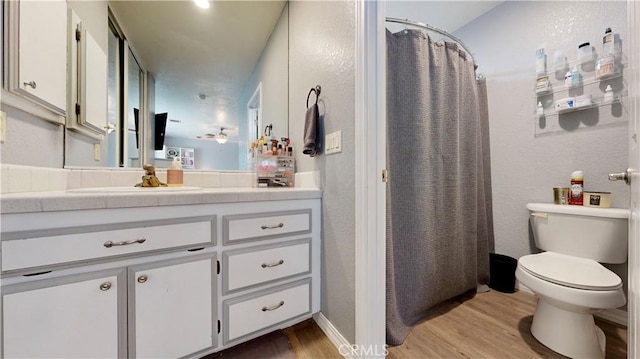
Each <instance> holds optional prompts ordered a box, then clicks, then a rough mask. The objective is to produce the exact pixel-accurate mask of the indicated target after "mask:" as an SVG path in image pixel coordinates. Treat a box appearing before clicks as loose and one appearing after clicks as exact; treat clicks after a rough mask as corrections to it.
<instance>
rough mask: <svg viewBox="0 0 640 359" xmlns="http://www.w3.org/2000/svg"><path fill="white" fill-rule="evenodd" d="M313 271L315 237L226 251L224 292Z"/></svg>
mask: <svg viewBox="0 0 640 359" xmlns="http://www.w3.org/2000/svg"><path fill="white" fill-rule="evenodd" d="M310 272H311V239H310V238H307V239H302V240H297V241H290V242H285V243H278V244H275V245H268V246H261V247H257V248H256V247H253V248H250V249H241V250H234V251H226V252H224V253H223V254H222V273H223V280H222V291H223V293H224V294H226V293H229V292H233V291H236V290H238V289H244V288H247V287H251V286H256V285H260V284H264V283H269V282H272V281H275V280H279V279H283V278H287V277H292V276H295V275H300V274H305V273H310Z"/></svg>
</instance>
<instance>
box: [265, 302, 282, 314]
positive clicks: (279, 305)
mask: <svg viewBox="0 0 640 359" xmlns="http://www.w3.org/2000/svg"><path fill="white" fill-rule="evenodd" d="M283 305H284V300H281V301H280V303H278V305H274V306H273V307H271V308H269V307H262V311H263V312H267V311H269V312H270V311H272V310H276V309H278V308H280V307H282V306H283Z"/></svg>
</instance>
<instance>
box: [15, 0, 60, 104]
mask: <svg viewBox="0 0 640 359" xmlns="http://www.w3.org/2000/svg"><path fill="white" fill-rule="evenodd" d="M19 22H20V24H19V32H18V36H19V45H18V46H19V53H20V55H19V56H20V59H19V77H18V83H17V84H14V86H15V87H17V88H19V89H21V90H22V91H24V92H25V93H28V94H30V95H32V96H34V97H36V98H38V99H40V100H42V101H43V102H45V103H46V104H49V105H51V106H53V109H54V110H56V111H57V112H59V113H61V114H64V113H65V108H66V95H67V87H66V85H67V36H66V33H67V3H66V2H65V1H64V0H47V1H43V0H40V1H24V0H23V1H20V18H19Z"/></svg>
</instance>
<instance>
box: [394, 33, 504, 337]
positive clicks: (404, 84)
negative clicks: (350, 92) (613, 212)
mask: <svg viewBox="0 0 640 359" xmlns="http://www.w3.org/2000/svg"><path fill="white" fill-rule="evenodd" d="M478 85H481V87H482V91H484V87H483V86H484V83H482V84H478V83H477V82H476V75H475V67H474V64H473V63H472V62H471V61H470V60H467V59H466V58H465V54H464V52H462V51H459V50H458V47H457V45H456V44H454V43H448V42H445V43H442V42H434V41H432V40H431V39H430V38H429V37H428V36H427V35H426V34H424V33H423V32H422V31H417V30H404V31H401V32H399V33H395V34H392V33H390V32H388V31H387V168H388V170H389V184H388V186H387V268H386V270H387V298H386V299H387V308H386V317H387V318H386V322H387V324H386V325H387V328H386V329H387V344H391V345H398V344H401V343H402V342H403V341H404V339H405V337H406V336H407V335H408V333H409V331H410V330H411V328H412V327H413V325H415V324H416V323H417V322H419V321H420V320H422V319H424V318H425V317H426V316H427V315H428V314H429V310H430V309H431V308H433V307H434V306H436V305H437V304H439V303H441V302H443V301H445V300H447V299H450V298H453V297H455V296H458V295H460V294H462V293H464V292H467V291H469V290H472V289H475V288H476V287H477V285H478V283H483V282H485V283H486V282H487V281H488V275H489V273H488V272H489V249H490V248H491V247H492V243H493V228H492V221H493V220H492V217H491V183H490V173H489V168H490V167H489V166H490V164H489V163H488V161H489V152H488V151H489V146H488V145H489V141H488V124H487V123H485V124H483V123H482V119H484V120H485V121H486V120H487V111H486V107H487V106H486V92H482V93H480V94H479V88H478ZM479 95H480V96H479ZM481 98H482V100H483V101H484V103H481ZM481 109H482V110H481Z"/></svg>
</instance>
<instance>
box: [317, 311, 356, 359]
mask: <svg viewBox="0 0 640 359" xmlns="http://www.w3.org/2000/svg"><path fill="white" fill-rule="evenodd" d="M313 320H315V322H316V323H317V324H318V326H319V327H320V329H322V331H323V332H324V334H325V335H326V336H327V338H329V340H330V341H331V343H333V345H335V347H336V349H338V352H339V353H340V355H342V357H343V358H345V359H352V358H353V359H355V357H353V356H351V352H350V350H349V349H348V348H351V344H350V343H349V342H348V341H347V339H345V338H344V337H343V336H342V334H340V332H339V331H338V329H336V327H334V326H333V324H331V322H330V321H329V319H327V317H325V316H324V314H322V312H318V313H316V314H314V315H313Z"/></svg>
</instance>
